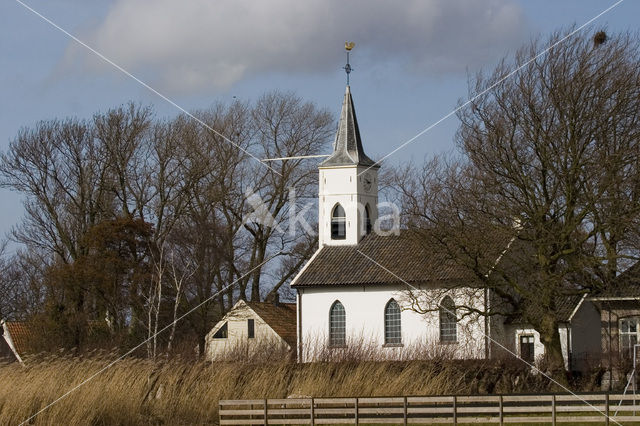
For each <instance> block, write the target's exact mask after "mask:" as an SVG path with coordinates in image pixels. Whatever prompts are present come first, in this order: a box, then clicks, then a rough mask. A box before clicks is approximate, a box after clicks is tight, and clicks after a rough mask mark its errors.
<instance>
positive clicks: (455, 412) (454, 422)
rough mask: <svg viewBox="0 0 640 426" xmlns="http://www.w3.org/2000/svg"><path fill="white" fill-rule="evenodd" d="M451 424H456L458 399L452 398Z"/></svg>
mask: <svg viewBox="0 0 640 426" xmlns="http://www.w3.org/2000/svg"><path fill="white" fill-rule="evenodd" d="M453 424H454V425H457V424H458V397H457V396H455V395H454V396H453Z"/></svg>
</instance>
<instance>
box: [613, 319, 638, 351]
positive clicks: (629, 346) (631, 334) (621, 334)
mask: <svg viewBox="0 0 640 426" xmlns="http://www.w3.org/2000/svg"><path fill="white" fill-rule="evenodd" d="M625 322H627V323H631V322H635V324H634V327H635V331H629V329H630V328H631V324H629V325H627V327H626V328H627V331H622V330H623V323H625ZM625 339H628V342H627V343H626V344H625V342H624V340H625ZM631 340H635V342H631ZM639 342H640V316H637V315H633V316H628V317H624V318H620V319H619V320H618V344H619V348H620V351H619V352H620V356H622V357H623V358H629V357H633V347H634V345H637V344H638V343H639Z"/></svg>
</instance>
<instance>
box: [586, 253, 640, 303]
mask: <svg viewBox="0 0 640 426" xmlns="http://www.w3.org/2000/svg"><path fill="white" fill-rule="evenodd" d="M592 297H596V298H607V297H610V298H619V297H640V262H637V263H635V264H634V265H633V266H631V267H630V268H629V269H627V270H626V271H624V272H623V273H621V274H620V275H618V276H617V277H616V279H615V280H614V281H613V284H612V285H611V287H610V288H608V289H604V290H602V291H600V292H597V293H594V294H593V295H592Z"/></svg>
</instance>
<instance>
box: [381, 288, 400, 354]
mask: <svg viewBox="0 0 640 426" xmlns="http://www.w3.org/2000/svg"><path fill="white" fill-rule="evenodd" d="M384 343H385V345H388V344H400V343H402V327H401V321H400V306H398V302H396V301H395V300H393V299H391V300H389V301H388V302H387V306H385V307H384Z"/></svg>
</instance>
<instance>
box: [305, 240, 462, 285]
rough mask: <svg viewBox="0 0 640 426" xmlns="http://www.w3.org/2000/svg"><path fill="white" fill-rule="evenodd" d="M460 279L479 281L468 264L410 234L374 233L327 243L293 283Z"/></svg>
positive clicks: (375, 282) (414, 282) (420, 281)
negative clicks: (342, 242) (348, 242)
mask: <svg viewBox="0 0 640 426" xmlns="http://www.w3.org/2000/svg"><path fill="white" fill-rule="evenodd" d="M368 257H369V258H370V259H369V258H368ZM372 260H374V261H375V262H377V264H376V263H374V262H373V261H372ZM385 268H386V269H387V270H388V271H391V272H392V273H391V272H388V271H387V270H385ZM394 274H395V275H397V276H395V275H394ZM460 280H463V281H466V282H469V283H471V282H473V281H475V280H474V278H473V276H472V274H471V271H470V270H469V269H468V268H466V267H463V266H461V265H458V264H456V263H453V262H452V261H451V260H448V259H447V258H446V257H445V256H443V255H439V254H438V253H435V252H427V251H426V250H425V249H424V248H423V247H422V246H421V245H420V244H418V243H417V242H416V241H414V240H413V239H412V238H410V237H408V236H407V235H406V234H404V233H401V234H400V235H390V236H380V235H376V234H374V233H372V234H369V235H367V236H366V237H364V238H363V239H362V240H361V241H360V243H359V244H358V245H357V246H324V247H323V248H322V249H321V250H320V251H319V252H318V253H317V254H316V255H315V257H314V258H313V259H312V260H311V261H310V263H309V264H308V266H307V267H306V268H305V269H304V271H303V272H302V273H301V274H300V275H299V276H298V277H297V278H296V280H295V282H293V283H292V286H294V287H309V286H331V285H360V284H393V283H402V282H403V281H406V282H408V283H411V284H423V283H435V282H439V283H443V282H446V281H460Z"/></svg>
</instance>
